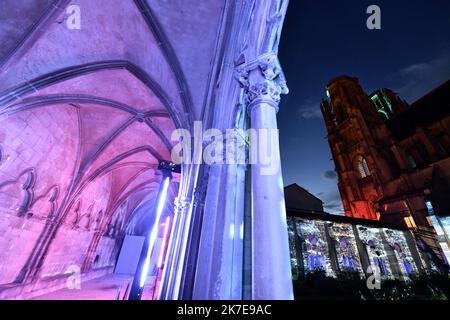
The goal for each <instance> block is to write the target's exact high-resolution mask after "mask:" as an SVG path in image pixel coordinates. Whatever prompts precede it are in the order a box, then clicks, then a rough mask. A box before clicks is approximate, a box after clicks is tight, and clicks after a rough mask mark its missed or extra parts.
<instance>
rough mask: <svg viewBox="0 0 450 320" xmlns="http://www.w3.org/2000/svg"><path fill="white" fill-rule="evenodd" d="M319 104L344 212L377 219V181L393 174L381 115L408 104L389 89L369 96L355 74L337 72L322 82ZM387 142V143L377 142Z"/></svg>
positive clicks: (388, 136)
mask: <svg viewBox="0 0 450 320" xmlns="http://www.w3.org/2000/svg"><path fill="white" fill-rule="evenodd" d="M326 95H327V97H326V99H324V100H323V101H322V104H321V110H322V113H323V117H324V119H325V123H326V127H327V131H328V141H329V144H330V149H331V152H332V155H333V159H334V161H335V165H336V171H337V174H338V177H339V183H338V187H339V191H340V194H341V198H342V202H343V206H344V211H345V214H346V215H347V216H351V217H356V218H364V219H372V220H378V219H379V218H380V216H379V213H378V212H379V208H378V205H377V201H378V200H379V199H381V198H382V197H383V190H382V188H381V186H382V185H383V183H384V182H385V181H388V180H390V179H392V178H393V176H395V175H396V171H398V170H396V169H395V165H390V164H389V159H392V161H391V162H392V163H393V164H394V163H396V161H395V155H394V154H393V153H392V150H391V149H390V148H389V147H388V146H389V145H392V143H393V141H392V140H393V138H392V136H391V134H390V133H389V130H388V129H387V126H386V123H385V120H387V119H389V118H391V117H393V116H395V115H396V114H397V113H399V112H401V111H402V110H404V109H405V108H406V103H405V102H404V101H402V100H400V99H399V98H398V97H397V96H396V94H395V93H394V92H392V91H390V90H388V89H382V90H378V91H376V92H374V93H373V94H372V95H371V96H368V95H367V94H366V93H365V92H364V90H363V89H362V88H361V86H360V84H359V82H358V79H356V78H352V77H348V76H341V77H338V78H336V79H334V80H332V81H331V82H330V83H329V84H328V86H327V88H326ZM383 145H385V146H386V148H383V147H380V146H383Z"/></svg>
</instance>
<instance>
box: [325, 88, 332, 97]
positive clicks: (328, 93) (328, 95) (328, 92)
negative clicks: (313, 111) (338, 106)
mask: <svg viewBox="0 0 450 320" xmlns="http://www.w3.org/2000/svg"><path fill="white" fill-rule="evenodd" d="M326 94H327V98H328V99H331V96H330V91H328V89H327V90H326Z"/></svg>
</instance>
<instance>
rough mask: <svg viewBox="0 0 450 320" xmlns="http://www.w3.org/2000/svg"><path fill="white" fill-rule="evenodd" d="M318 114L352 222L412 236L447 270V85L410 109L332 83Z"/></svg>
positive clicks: (351, 81)
mask: <svg viewBox="0 0 450 320" xmlns="http://www.w3.org/2000/svg"><path fill="white" fill-rule="evenodd" d="M326 95H327V97H326V99H324V100H323V102H322V104H321V110H322V113H323V117H324V120H325V124H326V128H327V131H328V136H327V138H328V141H329V145H330V149H331V153H332V156H333V159H334V162H335V167H336V172H337V174H338V177H339V181H338V188H339V191H340V194H341V198H342V203H343V208H344V211H345V215H346V216H347V217H354V218H359V219H365V220H375V221H380V222H383V223H388V224H389V225H391V226H395V227H397V228H407V229H410V230H413V231H414V235H415V237H416V239H417V240H418V241H419V243H421V244H423V245H424V246H427V247H428V248H429V249H430V251H431V254H432V256H433V259H434V260H435V261H436V263H437V264H440V265H441V266H442V267H443V268H445V267H444V266H445V265H448V260H449V259H450V251H449V245H450V243H449V235H450V223H449V218H448V216H449V214H450V201H449V200H448V196H447V195H448V193H449V191H450V178H449V176H448V173H449V172H450V156H449V155H450V108H449V104H450V81H448V82H446V83H444V84H443V85H441V86H440V87H438V88H437V89H435V90H433V91H432V92H430V93H428V94H427V95H425V96H424V97H422V98H421V99H419V100H418V101H416V102H415V103H413V104H412V105H408V104H407V103H406V102H405V101H404V100H402V99H401V98H400V97H398V96H397V95H396V94H395V93H394V92H393V91H392V90H389V89H381V90H377V91H375V92H373V93H372V94H370V95H368V94H366V93H365V92H364V90H363V89H362V88H361V86H360V84H359V83H358V80H357V79H356V78H351V77H348V76H342V77H338V78H336V79H334V80H332V81H331V82H330V83H329V84H328V86H327V88H326Z"/></svg>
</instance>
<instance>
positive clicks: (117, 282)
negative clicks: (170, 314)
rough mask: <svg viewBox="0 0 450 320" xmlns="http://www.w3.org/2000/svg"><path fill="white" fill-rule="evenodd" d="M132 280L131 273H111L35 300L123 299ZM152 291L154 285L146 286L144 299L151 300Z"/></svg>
mask: <svg viewBox="0 0 450 320" xmlns="http://www.w3.org/2000/svg"><path fill="white" fill-rule="evenodd" d="M131 280H132V277H131V276H129V275H118V274H110V275H106V276H104V277H101V278H97V279H93V280H89V281H86V282H83V283H82V284H81V289H74V290H70V289H62V290H58V291H55V292H51V293H48V294H45V295H42V296H39V297H36V298H34V300H122V299H123V296H124V294H125V291H126V290H127V286H128V284H129V283H131ZM148 283H150V284H152V283H153V281H151V280H150V278H149V281H148ZM152 291H153V285H149V286H146V288H145V290H144V294H143V300H144V299H145V300H151V296H152Z"/></svg>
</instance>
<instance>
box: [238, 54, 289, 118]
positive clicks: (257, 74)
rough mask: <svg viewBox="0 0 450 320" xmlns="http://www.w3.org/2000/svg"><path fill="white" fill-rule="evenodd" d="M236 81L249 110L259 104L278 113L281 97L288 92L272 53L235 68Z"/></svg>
mask: <svg viewBox="0 0 450 320" xmlns="http://www.w3.org/2000/svg"><path fill="white" fill-rule="evenodd" d="M236 79H237V80H238V81H239V83H240V85H241V87H242V88H244V90H245V102H246V104H247V106H248V107H249V108H251V107H252V105H253V104H254V103H256V102H259V103H267V104H269V105H271V106H273V107H274V108H275V109H276V110H277V111H278V104H279V102H280V99H281V95H282V94H287V93H288V92H289V89H288V87H287V85H286V80H285V78H284V74H283V71H282V69H281V66H280V63H279V61H278V57H277V56H276V54H275V53H273V52H270V53H267V54H263V55H261V56H259V57H258V58H257V59H255V60H254V61H251V62H249V63H243V64H241V65H239V66H237V67H236Z"/></svg>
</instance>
